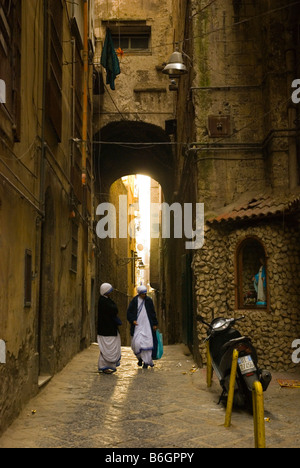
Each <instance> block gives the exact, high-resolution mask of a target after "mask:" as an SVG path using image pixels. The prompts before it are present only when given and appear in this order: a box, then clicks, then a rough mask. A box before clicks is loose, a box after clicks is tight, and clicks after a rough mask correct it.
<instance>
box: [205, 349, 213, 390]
mask: <svg viewBox="0 0 300 468" xmlns="http://www.w3.org/2000/svg"><path fill="white" fill-rule="evenodd" d="M212 374H213V368H212V362H211V355H210V351H209V341H208V342H207V374H206V380H207V387H208V388H211V385H212Z"/></svg>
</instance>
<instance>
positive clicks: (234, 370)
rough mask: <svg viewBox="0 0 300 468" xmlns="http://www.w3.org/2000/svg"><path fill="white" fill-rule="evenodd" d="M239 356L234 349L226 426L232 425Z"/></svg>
mask: <svg viewBox="0 0 300 468" xmlns="http://www.w3.org/2000/svg"><path fill="white" fill-rule="evenodd" d="M238 358H239V352H238V351H237V350H236V349H235V350H234V351H233V356H232V365H231V374H230V382H229V391H228V398H227V408H226V416H225V427H230V426H231V415H232V408H233V400H234V388H235V381H236V373H237V365H238Z"/></svg>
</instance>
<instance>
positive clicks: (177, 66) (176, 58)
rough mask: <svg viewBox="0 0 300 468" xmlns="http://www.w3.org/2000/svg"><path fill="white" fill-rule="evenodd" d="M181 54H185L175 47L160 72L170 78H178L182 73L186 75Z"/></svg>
mask: <svg viewBox="0 0 300 468" xmlns="http://www.w3.org/2000/svg"><path fill="white" fill-rule="evenodd" d="M183 55H185V56H186V54H184V53H183V52H179V50H178V48H177V49H176V51H175V52H173V54H172V55H171V57H170V58H169V61H168V63H167V65H166V66H165V68H164V69H163V71H162V72H163V73H164V74H165V75H169V76H170V78H180V77H181V76H182V75H186V74H187V72H188V71H187V67H186V65H185V64H184V61H183Z"/></svg>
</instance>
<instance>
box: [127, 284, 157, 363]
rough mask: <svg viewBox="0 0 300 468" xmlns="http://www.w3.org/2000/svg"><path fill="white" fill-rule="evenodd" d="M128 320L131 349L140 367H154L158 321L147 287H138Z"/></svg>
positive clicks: (129, 309) (128, 313)
mask: <svg viewBox="0 0 300 468" xmlns="http://www.w3.org/2000/svg"><path fill="white" fill-rule="evenodd" d="M127 319H128V321H129V322H130V324H131V336H132V341H131V348H132V350H133V352H134V354H135V355H136V357H137V359H138V365H139V366H143V368H144V369H147V368H148V367H149V366H150V367H153V366H154V363H153V359H156V353H157V338H156V330H157V326H158V321H157V317H156V312H155V308H154V304H153V301H152V299H150V297H148V296H147V288H146V287H145V286H139V287H138V296H136V297H135V298H134V299H133V300H132V301H131V303H130V305H129V308H128V311H127Z"/></svg>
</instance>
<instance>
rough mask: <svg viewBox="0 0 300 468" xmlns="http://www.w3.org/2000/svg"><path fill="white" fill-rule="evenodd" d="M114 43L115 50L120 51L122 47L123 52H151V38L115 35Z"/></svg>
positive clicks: (146, 36)
mask: <svg viewBox="0 0 300 468" xmlns="http://www.w3.org/2000/svg"><path fill="white" fill-rule="evenodd" d="M113 41H114V44H115V48H116V49H118V48H119V47H121V49H122V50H125V51H127V52H139V51H148V50H149V36H148V35H147V34H145V35H142V34H141V35H136V36H134V35H131V36H125V35H122V34H121V35H120V36H117V35H113Z"/></svg>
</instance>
